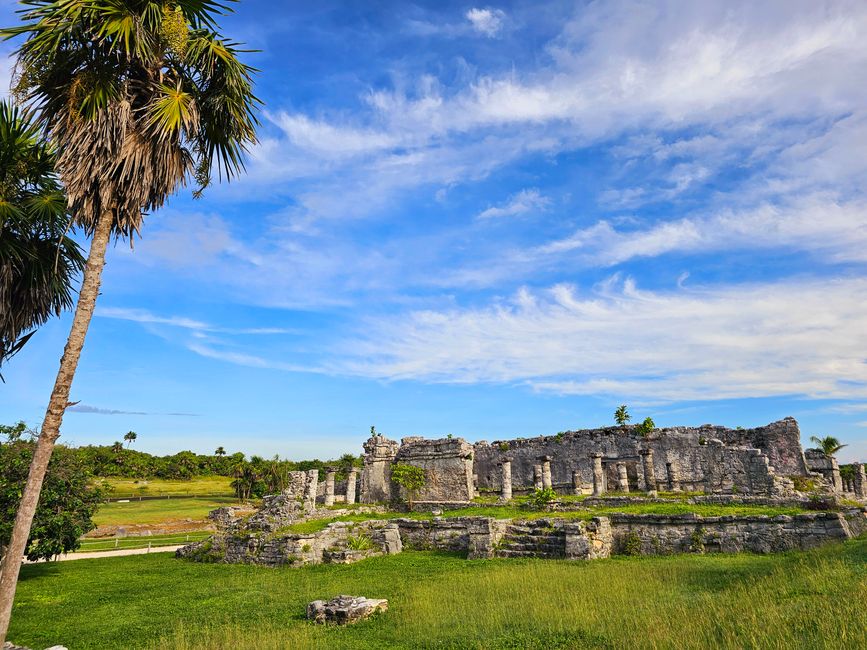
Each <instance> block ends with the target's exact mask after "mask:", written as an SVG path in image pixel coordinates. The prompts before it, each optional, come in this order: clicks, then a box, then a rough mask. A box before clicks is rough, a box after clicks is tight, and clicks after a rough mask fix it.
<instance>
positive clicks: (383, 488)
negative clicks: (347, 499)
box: [359, 435, 399, 503]
mask: <svg viewBox="0 0 867 650" xmlns="http://www.w3.org/2000/svg"><path fill="white" fill-rule="evenodd" d="M398 447H399V445H398V443H397V442H395V441H394V440H389V439H388V438H386V437H385V436H381V435H373V436H371V437H370V438H369V439H368V440H367V442H365V443H364V452H365V454H364V468H363V469H362V470H361V495H360V497H361V498H360V499H359V500H360V501H361V503H378V502H382V501H391V498H392V494H391V464H392V462H393V461H394V457H395V456H396V455H397V450H398Z"/></svg>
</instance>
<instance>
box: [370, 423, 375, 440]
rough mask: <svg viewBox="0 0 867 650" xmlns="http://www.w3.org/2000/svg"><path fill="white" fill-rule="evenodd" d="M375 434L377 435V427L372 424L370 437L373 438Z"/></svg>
mask: <svg viewBox="0 0 867 650" xmlns="http://www.w3.org/2000/svg"><path fill="white" fill-rule="evenodd" d="M375 435H376V427H374V426H371V427H370V437H371V438H372V437H373V436H375Z"/></svg>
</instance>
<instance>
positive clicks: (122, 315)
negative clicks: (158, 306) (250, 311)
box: [96, 307, 298, 335]
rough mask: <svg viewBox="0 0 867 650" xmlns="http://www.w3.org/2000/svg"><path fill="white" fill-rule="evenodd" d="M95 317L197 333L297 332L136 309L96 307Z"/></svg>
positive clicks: (294, 331) (295, 332) (265, 333)
mask: <svg viewBox="0 0 867 650" xmlns="http://www.w3.org/2000/svg"><path fill="white" fill-rule="evenodd" d="M96 315H97V316H101V317H103V318H113V319H117V320H126V321H131V322H133V323H142V324H154V325H168V326H170V327H179V328H181V329H186V330H196V331H199V332H216V333H222V334H253V335H257V334H261V335H268V334H297V333H298V330H295V329H287V328H284V327H240V328H237V327H235V328H233V327H221V326H216V325H209V324H208V323H205V322H202V321H199V320H195V319H192V318H186V317H184V316H158V315H156V314H153V313H151V312H150V311H148V310H146V309H136V308H128V307H98V308H97V310H96Z"/></svg>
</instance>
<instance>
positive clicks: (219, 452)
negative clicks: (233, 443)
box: [214, 447, 226, 458]
mask: <svg viewBox="0 0 867 650" xmlns="http://www.w3.org/2000/svg"><path fill="white" fill-rule="evenodd" d="M225 455H226V450H225V449H223V448H222V447H217V448H216V449H215V450H214V456H219V457H220V458H222V457H223V456H225Z"/></svg>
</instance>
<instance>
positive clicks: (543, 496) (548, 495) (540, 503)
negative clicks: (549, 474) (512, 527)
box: [530, 487, 557, 509]
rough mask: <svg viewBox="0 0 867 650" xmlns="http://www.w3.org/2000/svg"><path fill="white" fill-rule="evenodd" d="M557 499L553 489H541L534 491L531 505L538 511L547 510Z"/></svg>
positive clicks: (531, 496)
mask: <svg viewBox="0 0 867 650" xmlns="http://www.w3.org/2000/svg"><path fill="white" fill-rule="evenodd" d="M556 498H557V493H556V492H554V490H553V489H552V488H549V487H546V488H539V489H537V490H534V491H533V494H532V495H530V505H532V506H533V507H534V508H538V509H541V508H546V507H548V506H549V505H550V504H551V502H552V501H554V499H556Z"/></svg>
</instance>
